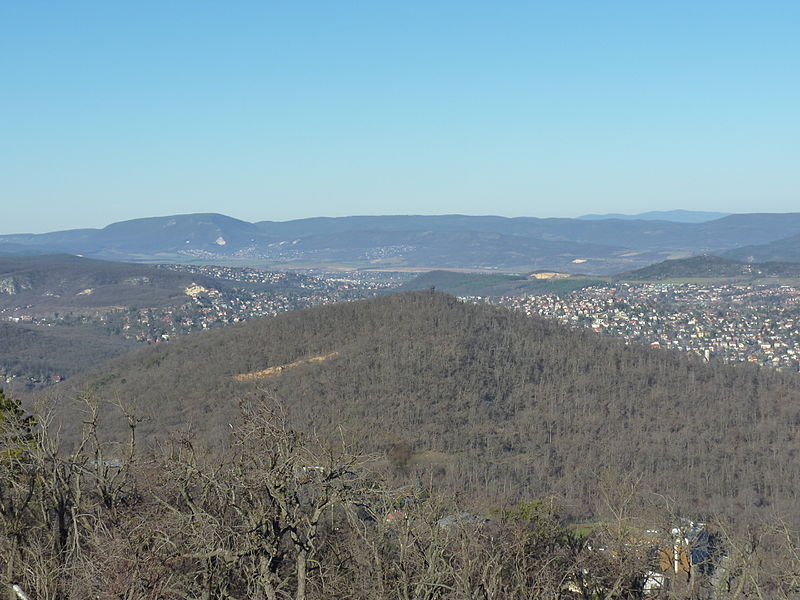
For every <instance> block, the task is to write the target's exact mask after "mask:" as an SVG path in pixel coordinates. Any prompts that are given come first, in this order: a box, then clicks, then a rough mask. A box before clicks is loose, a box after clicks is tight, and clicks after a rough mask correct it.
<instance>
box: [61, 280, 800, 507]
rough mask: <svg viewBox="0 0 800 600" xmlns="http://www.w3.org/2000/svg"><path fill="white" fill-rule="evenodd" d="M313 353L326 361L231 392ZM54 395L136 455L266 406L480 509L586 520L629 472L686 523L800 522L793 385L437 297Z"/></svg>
mask: <svg viewBox="0 0 800 600" xmlns="http://www.w3.org/2000/svg"><path fill="white" fill-rule="evenodd" d="M334 353H335V354H334ZM315 356H328V357H329V358H328V359H327V360H322V361H316V362H307V363H302V362H301V363H299V364H298V366H296V367H295V368H287V369H284V370H277V371H276V372H274V373H273V374H272V375H271V376H268V377H264V378H260V377H258V376H256V377H253V378H249V379H245V380H243V381H240V380H237V379H236V378H235V376H236V375H240V374H247V373H254V372H258V371H261V370H263V369H267V368H269V367H278V366H280V365H287V364H290V363H293V362H295V361H302V360H303V359H307V358H310V357H315ZM56 392H57V393H58V394H59V397H54V398H52V401H53V402H55V404H56V407H57V410H58V411H59V414H60V415H61V416H62V418H64V419H65V421H66V424H67V426H66V427H65V435H69V431H70V427H69V423H70V422H72V423H75V422H76V421H78V422H79V421H80V418H79V417H76V413H75V412H74V410H73V408H72V405H71V403H70V401H71V399H74V398H75V397H76V396H78V395H79V394H80V393H82V392H90V393H91V394H93V395H94V396H95V397H97V398H101V399H113V400H115V401H120V402H123V403H126V404H127V405H129V406H131V407H132V409H133V410H135V411H137V413H138V414H140V415H141V416H142V417H143V419H144V420H143V421H142V422H141V424H140V425H139V429H138V431H139V439H140V441H141V447H143V448H144V447H146V446H148V445H152V444H153V443H156V442H157V441H159V440H163V439H165V438H166V437H167V436H168V435H169V434H170V433H171V432H174V431H177V430H182V429H186V428H190V429H191V431H192V432H193V433H194V434H195V435H197V436H198V437H199V438H200V439H202V440H203V441H204V442H205V443H207V444H208V445H209V446H212V447H223V446H224V445H225V444H226V443H227V442H228V439H229V433H230V427H229V424H230V423H233V422H235V419H236V415H237V405H238V403H239V402H240V401H241V400H243V399H247V398H251V397H253V396H254V395H256V394H259V393H262V392H268V393H269V394H271V395H273V396H274V397H276V398H278V399H280V400H281V401H282V402H284V403H285V404H286V405H287V406H288V407H289V411H290V416H291V419H292V423H293V424H294V425H295V426H296V427H297V428H298V429H300V430H301V431H306V432H315V433H316V434H317V435H319V436H321V437H323V438H328V437H330V436H332V435H336V436H338V435H340V431H341V432H343V433H344V434H345V435H348V436H352V437H354V438H356V439H359V440H360V443H361V446H362V448H363V450H364V451H367V452H379V453H385V452H387V451H388V450H390V449H391V448H393V447H397V446H402V447H408V448H409V449H410V455H409V457H408V460H407V465H406V470H407V471H408V473H409V477H410V478H412V479H413V478H414V477H416V476H419V477H420V479H421V480H423V481H429V482H435V483H436V484H437V485H439V486H442V487H443V488H446V489H448V490H450V491H453V492H456V493H460V494H463V495H465V496H468V497H470V498H472V499H473V500H476V501H479V502H480V503H483V504H484V505H486V506H494V505H497V504H501V503H503V502H508V501H518V500H531V499H539V498H542V497H548V496H550V495H556V496H558V497H559V498H562V499H563V501H564V503H565V505H564V510H565V511H566V514H568V515H569V516H570V517H571V518H574V519H584V518H592V516H593V514H594V508H593V507H594V501H595V499H596V484H597V480H598V477H599V476H601V475H603V474H604V473H635V474H637V475H638V476H640V477H641V478H642V481H643V482H644V484H645V485H646V486H647V487H648V489H651V490H652V491H654V492H657V493H661V494H664V495H666V496H668V497H670V498H672V499H673V500H674V502H675V503H676V510H678V511H679V512H680V513H681V514H684V515H686V516H690V517H692V518H695V519H707V518H711V517H713V516H715V515H723V514H724V515H728V516H730V517H732V518H736V519H738V520H742V519H745V518H749V516H751V515H755V514H758V513H765V512H769V513H777V514H779V515H781V516H783V517H784V518H786V519H788V520H790V521H792V522H794V521H796V517H797V515H798V514H800V511H799V510H798V509H800V497H798V490H800V463H799V459H798V451H797V447H798V437H799V436H800V378H798V377H797V376H795V375H792V374H781V373H776V372H774V371H771V370H765V369H759V368H757V367H750V366H738V365H737V366H731V365H725V364H722V363H718V362H713V361H712V362H711V363H708V364H707V363H703V362H702V361H701V360H699V359H693V358H691V357H687V356H685V355H681V354H678V353H673V352H668V351H664V350H651V349H648V348H642V347H638V346H626V345H625V344H624V343H623V342H622V341H620V340H612V339H607V338H603V337H600V336H596V335H593V334H592V333H590V332H582V331H573V330H569V329H566V328H564V327H560V326H558V325H556V324H554V323H551V322H545V321H543V320H538V319H530V318H526V317H523V316H520V315H518V314H515V313H512V312H510V311H507V310H504V309H499V308H495V307H490V306H475V305H468V304H463V303H461V302H459V301H457V300H456V299H455V298H452V297H449V296H446V295H443V294H439V293H431V292H421V293H408V294H400V295H395V296H388V297H384V298H378V299H373V300H369V301H359V302H352V303H343V304H337V305H334V306H328V307H323V308H318V309H311V310H306V311H298V312H294V313H287V314H283V315H280V316H278V317H274V318H269V319H264V320H259V321H254V322H251V323H247V324H243V325H236V326H231V327H228V328H225V329H223V330H219V331H214V332H208V333H204V334H200V335H193V336H189V337H187V338H184V339H181V340H177V341H176V342H173V343H171V344H169V345H167V346H163V347H157V348H148V349H147V350H145V351H141V352H137V353H134V354H131V355H127V356H125V357H123V358H121V359H117V360H116V361H115V362H112V363H109V364H108V365H107V366H106V367H104V368H103V369H102V370H101V371H99V372H97V373H95V374H93V375H91V376H86V377H80V378H75V379H73V380H72V382H68V383H67V384H62V385H61V386H59V387H58V389H56V390H54V391H52V392H51V394H53V393H56ZM103 416H104V417H106V419H107V422H104V423H103V424H104V426H107V427H108V431H110V432H111V433H110V434H109V435H122V434H123V433H124V429H125V427H124V420H122V421H121V420H120V419H119V418H117V416H115V415H114V413H113V411H110V412H109V413H108V414H107V415H103ZM120 423H122V424H123V425H122V426H120ZM71 430H72V431H73V434H72V437H73V438H74V431H75V430H76V428H75V427H74V426H73V427H72V429H71Z"/></svg>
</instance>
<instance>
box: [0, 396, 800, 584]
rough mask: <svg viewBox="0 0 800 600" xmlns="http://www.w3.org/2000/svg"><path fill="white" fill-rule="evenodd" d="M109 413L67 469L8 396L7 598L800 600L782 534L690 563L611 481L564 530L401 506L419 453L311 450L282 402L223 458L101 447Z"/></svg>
mask: <svg viewBox="0 0 800 600" xmlns="http://www.w3.org/2000/svg"><path fill="white" fill-rule="evenodd" d="M104 405H105V403H100V402H97V401H96V400H94V399H92V398H91V397H88V396H85V397H84V398H83V399H82V402H81V415H82V418H83V428H82V432H81V435H80V436H79V438H78V441H77V444H76V446H75V447H74V448H73V449H72V450H71V451H69V452H66V451H64V450H63V449H62V448H61V444H60V440H59V438H58V429H57V427H54V424H53V422H52V421H51V420H50V418H51V415H50V414H49V413H44V414H41V415H39V416H38V418H35V419H34V418H32V417H30V416H26V414H25V413H24V411H23V410H22V409H21V407H20V404H19V402H18V401H15V400H14V399H11V398H7V397H5V396H4V395H3V394H2V393H0V594H4V595H5V597H7V598H9V599H14V600H17V599H18V598H28V597H30V598H51V599H56V600H61V599H64V600H66V599H84V598H98V599H104V600H105V599H109V600H110V599H119V598H131V599H133V598H137V599H138V598H151V599H179V598H198V599H200V598H202V599H209V600H210V599H212V598H213V599H217V598H219V599H228V600H234V599H241V600H244V599H252V600H263V599H266V600H277V599H279V598H280V599H293V600H306V599H309V600H310V599H319V600H322V599H327V598H352V599H363V600H368V599H369V600H373V599H375V600H436V599H442V600H444V599H453V600H456V599H457V600H462V599H463V600H467V599H469V600H473V599H484V600H512V599H514V600H516V599H519V600H523V599H529V598H552V599H564V600H567V599H573V600H576V599H579V598H581V599H584V600H600V599H608V600H610V599H623V598H626V599H636V598H644V597H648V598H653V597H659V598H664V599H666V598H671V599H674V600H679V599H682V600H689V599H696V600H700V599H708V600H710V599H712V598H719V599H735V598H765V597H769V598H795V597H797V593H798V591H800V581H799V580H798V573H799V572H800V571H799V570H800V554H799V552H800V548H798V546H797V544H796V541H795V538H794V536H793V533H792V531H791V529H790V528H789V526H788V525H787V524H786V523H785V522H782V521H780V520H775V519H772V520H768V521H762V522H758V523H752V524H750V525H749V526H748V527H745V528H741V527H737V526H736V524H735V523H732V522H730V521H726V520H724V519H718V520H716V521H715V522H714V523H713V524H708V525H707V526H706V528H705V529H704V531H706V532H707V537H706V538H705V540H706V542H705V545H704V546H702V547H703V548H704V553H703V555H702V557H701V558H699V559H698V560H695V558H694V550H693V548H697V547H699V546H698V545H697V544H696V543H695V542H691V544H689V545H683V543H684V542H681V541H677V542H673V538H674V533H673V534H670V533H669V532H670V531H672V532H674V531H676V530H675V529H671V528H674V527H675V526H676V525H678V526H679V527H683V525H682V524H683V523H685V520H684V519H682V518H681V517H680V516H679V515H678V514H677V513H675V512H674V510H673V509H674V505H672V504H671V503H670V502H669V499H667V498H665V497H664V496H661V495H657V494H653V493H652V492H651V491H649V490H648V489H647V487H646V485H643V483H642V478H641V477H640V476H636V475H630V474H629V475H624V476H613V475H612V476H604V477H603V478H602V479H601V480H600V481H598V482H597V488H596V491H597V497H596V500H595V502H594V503H593V506H594V509H595V511H596V515H597V521H596V522H595V523H591V524H582V525H570V524H568V522H567V521H566V520H565V518H564V516H563V515H562V514H561V513H560V510H559V503H558V502H557V500H556V499H554V498H552V497H551V498H547V499H542V500H534V501H526V502H517V503H504V504H502V505H498V506H495V507H494V508H492V509H488V510H487V509H484V510H482V511H478V510H475V509H474V508H473V507H471V506H469V503H468V501H466V500H465V499H464V498H459V496H458V494H453V493H452V491H448V490H446V488H445V487H444V486H441V485H430V484H429V485H427V486H426V485H424V484H422V483H421V482H419V481H418V482H417V483H415V484H411V485H401V486H399V487H398V481H400V480H402V479H403V478H404V476H407V475H408V471H407V468H408V464H407V461H408V458H409V452H408V449H407V448H403V447H401V446H395V447H394V448H392V449H390V450H389V451H388V452H387V453H386V457H388V459H389V460H388V462H387V461H385V460H382V457H381V456H380V455H376V454H372V455H370V454H364V453H363V452H361V451H360V450H359V449H358V445H357V444H355V443H354V442H353V440H352V439H350V438H348V437H346V436H345V435H340V436H339V438H338V439H336V440H328V441H325V440H322V439H321V438H320V437H318V436H316V435H313V434H309V433H303V432H301V431H298V430H297V429H296V428H295V427H294V426H293V425H292V424H291V422H290V418H289V412H288V410H287V408H286V406H285V405H283V404H281V403H280V402H279V401H276V400H275V399H274V398H270V397H269V396H260V397H256V398H254V399H252V400H250V401H247V402H242V403H241V405H240V407H239V415H238V418H237V420H236V421H235V424H232V425H231V433H230V436H229V440H228V442H227V443H226V444H224V445H223V446H221V447H219V448H216V449H215V451H214V452H209V451H208V449H207V447H206V446H205V444H204V443H203V442H202V440H200V439H198V438H197V436H195V435H193V434H192V433H191V432H181V433H177V434H175V435H172V436H169V437H168V438H167V439H166V440H165V442H164V443H163V444H162V445H161V446H160V447H158V448H154V449H152V451H149V452H146V453H143V454H140V453H138V452H137V449H136V430H137V427H138V423H139V419H138V417H136V416H135V414H133V413H131V412H129V410H128V409H127V408H126V407H125V406H124V405H123V404H118V407H119V408H120V410H121V413H122V415H121V416H122V419H123V420H124V422H125V423H126V425H127V428H128V432H127V435H126V438H125V439H118V440H115V441H114V442H111V443H103V442H101V441H100V440H101V437H100V435H99V434H100V430H99V422H100V419H99V414H100V413H101V412H102V411H103V410H104V409H105V406H104ZM681 531H684V530H683V529H681ZM681 535H683V534H681ZM687 539H688V538H687ZM679 540H680V538H679ZM673 544H674V546H673ZM673 557H674V558H673ZM690 557H691V558H690ZM673 560H674V564H675V569H674V570H673V568H672V565H673ZM25 594H28V595H25Z"/></svg>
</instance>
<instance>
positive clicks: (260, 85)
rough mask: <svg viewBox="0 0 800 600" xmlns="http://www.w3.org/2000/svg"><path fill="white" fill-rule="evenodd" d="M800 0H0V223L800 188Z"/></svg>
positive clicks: (758, 195) (42, 226) (472, 208)
mask: <svg viewBox="0 0 800 600" xmlns="http://www.w3.org/2000/svg"><path fill="white" fill-rule="evenodd" d="M798 27H800V2H796V1H791V2H788V1H787V2H770V1H765V2H752V1H751V2H738V1H735V0H726V1H704V2H696V1H691V2H682V1H671V2H641V1H637V2H622V1H619V2H617V1H602V2H598V1H594V0H593V1H568V0H565V1H563V2H547V3H545V2H531V1H528V2H492V3H490V2H469V1H464V0H462V1H459V2H431V1H430V0H427V1H424V2H414V1H408V0H405V1H403V2H394V3H390V2H363V1H362V2H350V1H347V0H339V1H337V2H329V1H320V2H313V1H309V2H268V1H260V2H246V1H237V2H203V1H199V0H193V1H191V2H182V1H178V0H170V1H169V2H164V1H159V2H146V1H137V2H106V1H101V0H97V1H95V2H82V1H80V0H70V1H69V2H55V1H53V2H43V1H37V0H24V1H23V0H11V1H8V2H3V3H0V76H1V77H2V79H1V80H0V206H1V208H0V233H11V232H20V231H33V232H38V231H50V230H56V229H66V228H74V227H98V226H104V225H106V224H108V223H111V222H113V221H118V220H123V219H129V218H136V217H144V216H154V215H166V214H174V213H188V212H221V213H224V214H228V215H230V216H233V217H237V218H241V219H245V220H251V221H255V220H267V219H268V220H286V219H293V218H302V217H309V216H319V215H327V216H339V215H350V214H398V213H403V214H408V213H418V214H439V213H456V212H457V213H465V214H500V215H507V216H522V215H526V216H542V217H545V216H577V215H580V214H584V213H587V212H626V213H632V212H642V211H646V210H666V209H673V208H686V209H697V210H718V211H725V212H755V211H763V212H788V211H797V210H800V36H798V35H797V31H798Z"/></svg>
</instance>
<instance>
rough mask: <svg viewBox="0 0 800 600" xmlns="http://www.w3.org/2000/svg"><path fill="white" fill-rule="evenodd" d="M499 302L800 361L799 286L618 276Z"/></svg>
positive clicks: (645, 336) (651, 336) (731, 352)
mask: <svg viewBox="0 0 800 600" xmlns="http://www.w3.org/2000/svg"><path fill="white" fill-rule="evenodd" d="M499 302H500V303H501V304H504V305H506V306H511V307H513V308H516V309H518V310H520V311H522V312H524V313H525V314H527V315H539V316H542V317H545V318H551V319H556V320H558V321H560V322H561V323H565V324H569V325H572V326H576V327H587V328H591V329H593V330H594V331H598V332H603V333H607V334H610V335H614V336H617V337H621V338H623V339H625V340H628V341H631V342H638V343H643V344H648V345H650V346H653V347H664V348H674V349H677V350H682V351H685V352H692V353H695V354H698V355H700V356H702V357H704V358H706V359H710V358H711V357H717V358H721V359H724V360H727V361H731V362H751V363H758V364H762V365H767V366H771V367H775V368H779V369H786V370H793V371H797V370H799V369H800V288H797V287H794V286H789V285H780V286H764V285H752V284H750V285H744V284H743V285H733V284H727V285H698V284H665V283H650V284H625V283H620V284H617V285H615V286H613V287H588V288H584V289H582V290H577V291H574V292H571V293H569V294H565V295H560V296H559V295H555V294H546V295H540V296H523V297H505V298H501V299H499Z"/></svg>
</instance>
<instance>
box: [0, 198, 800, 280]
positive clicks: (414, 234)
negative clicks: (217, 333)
mask: <svg viewBox="0 0 800 600" xmlns="http://www.w3.org/2000/svg"><path fill="white" fill-rule="evenodd" d="M798 234H800V213H786V214H766V213H761V214H758V213H754V214H737V215H729V216H726V217H723V218H719V219H715V220H712V221H707V222H702V223H681V222H672V221H665V220H639V219H637V220H621V219H588V218H587V219H538V218H534V217H516V218H506V217H497V216H467V215H432V216H428V215H392V216H354V217H338V218H327V217H319V218H313V219H300V220H295V221H286V222H275V221H260V222H258V223H248V222H246V221H241V220H239V219H233V218H231V217H226V216H224V215H219V214H214V213H209V214H188V215H173V216H168V217H153V218H146V219H134V220H131V221H123V222H120V223H113V224H111V225H109V226H107V227H105V228H103V229H76V230H69V231H59V232H52V233H45V234H12V235H4V236H0V253H1V252H3V249H4V248H6V249H7V251H8V252H9V253H13V254H15V255H16V254H20V253H21V252H22V249H23V248H29V249H30V253H37V252H38V253H42V252H49V253H58V252H66V253H70V254H82V255H85V256H88V257H92V258H101V259H110V260H120V261H135V262H177V263H187V262H198V263H228V264H236V263H238V264H248V265H258V266H269V267H272V268H304V267H314V268H329V267H347V268H382V269H406V268H424V269H437V268H450V269H452V268H459V269H485V270H493V269H497V270H503V271H510V272H529V271H534V270H537V269H547V270H558V271H566V272H583V273H591V274H596V275H601V274H613V273H618V272H620V271H625V270H631V269H635V268H638V267H642V266H645V265H647V264H652V263H655V262H659V261H661V260H664V259H665V258H671V257H672V256H675V255H683V256H685V255H692V254H699V253H714V254H720V253H722V252H725V251H728V250H734V249H736V248H739V247H742V246H748V245H762V244H769V243H773V242H776V241H777V240H780V239H782V238H787V239H788V238H790V236H794V235H798Z"/></svg>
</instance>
